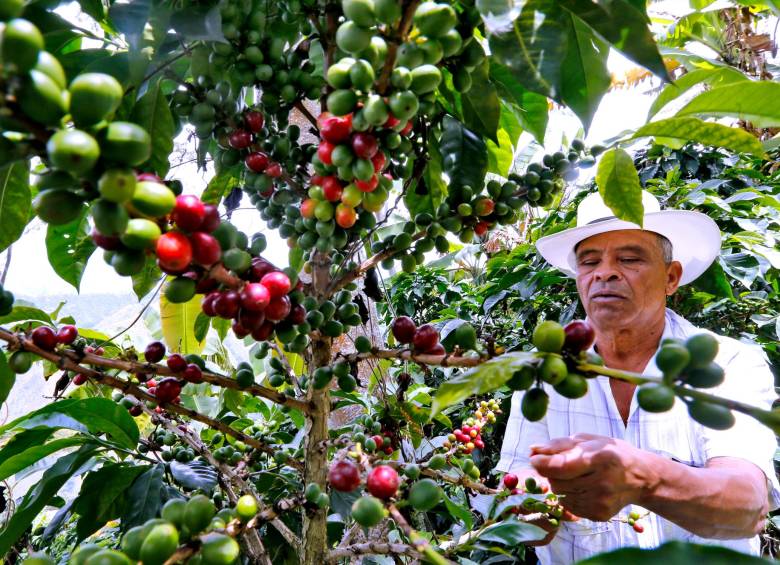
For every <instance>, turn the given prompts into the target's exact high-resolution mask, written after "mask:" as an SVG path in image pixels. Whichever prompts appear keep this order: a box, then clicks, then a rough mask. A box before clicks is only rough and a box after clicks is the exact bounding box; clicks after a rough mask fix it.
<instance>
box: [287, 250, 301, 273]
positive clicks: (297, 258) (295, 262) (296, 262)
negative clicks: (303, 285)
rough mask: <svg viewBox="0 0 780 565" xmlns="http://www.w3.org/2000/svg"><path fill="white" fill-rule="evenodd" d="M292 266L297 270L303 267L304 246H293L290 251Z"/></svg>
mask: <svg viewBox="0 0 780 565" xmlns="http://www.w3.org/2000/svg"><path fill="white" fill-rule="evenodd" d="M288 257H289V263H290V267H291V268H292V269H294V270H295V271H297V272H300V270H301V269H302V268H303V262H304V261H303V248H301V247H297V246H296V247H293V248H292V249H290V251H289V253H288Z"/></svg>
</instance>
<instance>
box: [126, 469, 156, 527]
mask: <svg viewBox="0 0 780 565" xmlns="http://www.w3.org/2000/svg"><path fill="white" fill-rule="evenodd" d="M164 471H165V464H164V463H158V464H157V465H155V466H154V467H152V468H151V469H149V470H148V471H145V472H144V473H143V474H142V475H139V476H138V477H137V478H136V479H135V481H133V484H132V485H130V488H129V489H128V491H127V498H128V504H127V507H126V508H125V513H124V515H123V516H122V530H123V531H125V532H126V531H127V530H129V529H130V528H132V527H135V526H140V525H141V524H143V523H144V522H146V521H147V520H149V519H151V518H155V517H156V516H157V514H158V513H159V512H160V508H161V507H162V505H163V503H164V502H165V498H166V496H165V484H164V483H163V473H164Z"/></svg>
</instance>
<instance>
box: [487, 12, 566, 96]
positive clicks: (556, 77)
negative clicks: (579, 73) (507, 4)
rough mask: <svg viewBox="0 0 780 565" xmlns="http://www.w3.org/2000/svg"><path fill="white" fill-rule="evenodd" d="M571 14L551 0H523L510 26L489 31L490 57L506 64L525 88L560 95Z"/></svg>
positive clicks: (547, 94)
mask: <svg viewBox="0 0 780 565" xmlns="http://www.w3.org/2000/svg"><path fill="white" fill-rule="evenodd" d="M568 17H569V16H568V14H566V13H565V12H564V11H563V10H561V9H560V6H558V3H557V2H553V1H552V0H530V1H528V2H523V4H522V8H521V10H520V14H519V16H518V17H517V19H515V20H514V22H512V24H511V26H507V28H506V29H503V28H502V29H501V31H500V32H498V33H495V34H491V35H490V37H489V43H490V52H491V58H495V59H496V60H497V61H499V62H501V63H502V64H503V65H506V67H507V68H508V69H509V71H510V72H511V73H512V74H513V75H514V77H515V79H516V80H517V81H518V82H519V83H520V84H521V85H523V87H524V88H527V89H528V90H531V91H533V92H537V93H539V94H543V95H545V96H549V97H550V98H558V97H559V96H560V87H559V85H560V80H561V73H562V72H563V65H562V64H563V60H564V58H565V56H566V38H567V30H566V27H565V21H566V18H568Z"/></svg>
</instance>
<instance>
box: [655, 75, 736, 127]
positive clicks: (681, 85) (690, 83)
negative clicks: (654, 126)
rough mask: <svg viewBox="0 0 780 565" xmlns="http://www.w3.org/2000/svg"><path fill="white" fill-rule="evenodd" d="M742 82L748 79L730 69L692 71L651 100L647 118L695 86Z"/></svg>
mask: <svg viewBox="0 0 780 565" xmlns="http://www.w3.org/2000/svg"><path fill="white" fill-rule="evenodd" d="M743 80H748V78H747V77H746V76H745V75H744V74H742V73H741V72H739V71H738V70H737V69H734V68H732V67H718V68H715V69H694V70H692V71H690V72H687V73H685V74H684V75H682V76H681V77H680V78H678V79H677V80H675V81H674V82H673V83H670V84H667V85H666V86H665V87H664V89H663V90H662V91H661V93H660V94H659V95H658V98H656V99H655V100H653V103H652V104H651V105H650V110H649V111H648V112H647V118H648V119H650V118H652V117H653V116H655V115H656V114H657V113H658V112H659V111H660V110H661V109H662V108H663V107H664V106H666V105H667V104H668V103H669V102H671V101H672V100H675V99H677V98H678V97H680V96H682V95H683V94H685V93H686V92H688V91H689V90H690V89H691V88H693V87H694V86H696V85H697V84H708V85H710V86H713V87H718V86H721V85H724V84H731V83H734V82H738V81H743Z"/></svg>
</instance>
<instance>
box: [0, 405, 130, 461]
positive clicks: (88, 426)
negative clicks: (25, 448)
mask: <svg viewBox="0 0 780 565" xmlns="http://www.w3.org/2000/svg"><path fill="white" fill-rule="evenodd" d="M36 428H52V429H58V428H66V429H72V430H75V431H78V432H86V431H89V432H91V433H93V434H95V435H101V434H104V433H105V434H109V435H110V436H111V439H112V440H113V441H115V442H116V443H118V444H120V445H122V446H123V447H126V448H127V449H135V446H136V445H137V444H138V437H139V432H138V426H137V425H136V423H135V420H134V419H133V417H132V416H130V414H128V413H127V409H126V408H124V407H123V406H121V405H119V404H117V403H116V402H114V401H113V400H109V399H107V398H86V399H66V400H60V401H58V402H53V403H51V404H47V405H46V406H44V407H43V408H39V409H38V410H34V411H33V412H29V413H27V414H25V415H24V416H21V417H20V418H17V419H16V420H14V421H13V422H10V423H8V424H6V425H4V426H2V427H0V434H4V433H6V432H8V431H10V430H31V429H36Z"/></svg>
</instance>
